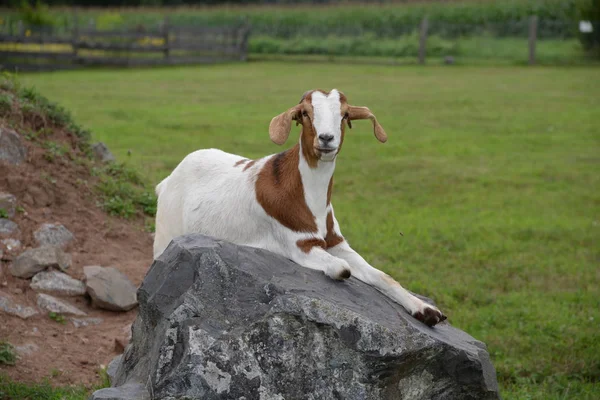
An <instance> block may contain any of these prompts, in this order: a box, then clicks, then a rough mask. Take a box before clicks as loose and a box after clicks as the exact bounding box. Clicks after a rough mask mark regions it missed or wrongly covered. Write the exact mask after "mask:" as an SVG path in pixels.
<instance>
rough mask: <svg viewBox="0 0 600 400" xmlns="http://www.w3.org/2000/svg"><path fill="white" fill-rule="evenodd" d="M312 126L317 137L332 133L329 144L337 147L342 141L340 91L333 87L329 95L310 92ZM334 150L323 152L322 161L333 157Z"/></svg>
mask: <svg viewBox="0 0 600 400" xmlns="http://www.w3.org/2000/svg"><path fill="white" fill-rule="evenodd" d="M312 106H313V126H314V127H315V130H316V133H317V137H318V136H319V135H323V134H324V135H333V140H332V141H331V142H329V146H330V147H333V148H335V149H337V148H338V147H339V146H340V144H341V142H342V129H341V124H342V115H341V114H340V106H341V103H340V93H339V92H338V91H337V90H335V89H333V90H332V91H331V92H329V95H327V96H326V95H325V94H323V93H321V92H318V91H317V92H313V93H312ZM335 153H336V152H332V153H327V154H323V156H322V160H323V161H331V160H333V159H335V156H336V154H335Z"/></svg>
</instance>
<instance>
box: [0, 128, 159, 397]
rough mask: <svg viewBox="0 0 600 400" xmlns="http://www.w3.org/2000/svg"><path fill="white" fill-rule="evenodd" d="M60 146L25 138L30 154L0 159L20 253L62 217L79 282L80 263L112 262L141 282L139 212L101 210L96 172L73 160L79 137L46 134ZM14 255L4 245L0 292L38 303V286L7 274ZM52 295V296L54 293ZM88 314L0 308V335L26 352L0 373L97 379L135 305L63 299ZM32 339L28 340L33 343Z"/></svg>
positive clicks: (56, 381)
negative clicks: (53, 149) (60, 150)
mask: <svg viewBox="0 0 600 400" xmlns="http://www.w3.org/2000/svg"><path fill="white" fill-rule="evenodd" d="M6 123H7V122H6V121H1V120H0V127H3V128H4V127H6ZM29 128H31V127H30V126H28V125H27V123H26V122H24V123H23V124H22V125H21V126H18V127H16V128H15V130H16V131H17V132H19V133H21V134H23V132H27V131H28V129H29ZM48 139H51V140H52V141H55V142H59V143H63V144H65V145H66V146H67V147H68V148H69V150H70V152H69V154H67V155H65V156H60V157H55V158H54V159H48V157H47V156H46V157H44V154H45V153H46V150H44V149H43V148H42V147H41V145H40V143H41V140H38V141H30V140H26V139H25V138H23V142H24V143H25V144H26V146H27V147H28V150H29V152H28V160H27V162H25V163H22V164H20V165H18V166H11V165H4V164H0V192H8V193H12V194H13V195H15V196H16V197H17V200H18V203H17V204H18V206H20V207H22V208H23V210H21V212H17V213H16V215H15V217H14V218H11V219H12V220H13V221H14V222H16V223H17V224H18V226H19V228H20V234H19V235H18V236H17V237H15V238H16V239H19V240H20V241H21V243H22V247H21V249H20V250H19V252H22V251H24V250H26V249H27V248H33V247H37V243H36V242H35V240H34V237H33V232H34V231H35V230H37V229H38V228H39V227H40V225H41V224H43V223H60V224H62V225H64V226H65V227H66V228H67V229H68V230H69V231H71V232H72V233H73V235H74V237H75V240H74V241H73V242H71V243H70V244H69V245H68V247H66V249H65V251H66V252H67V253H70V254H71V256H72V258H73V263H72V266H71V267H70V268H69V269H68V271H67V273H68V274H69V275H70V276H72V277H74V278H77V279H81V280H83V277H84V276H83V267H84V266H86V265H101V266H113V267H116V268H118V269H119V270H120V271H122V272H123V273H124V274H125V275H127V276H128V277H129V279H131V281H132V282H133V283H134V284H135V285H136V286H139V284H140V283H141V281H142V279H143V277H144V275H145V274H146V271H147V270H148V268H149V267H150V265H151V263H152V237H151V234H150V233H148V232H146V231H145V230H144V228H143V226H144V223H143V222H144V221H143V217H142V216H138V217H136V218H133V219H129V220H125V219H122V218H118V217H113V216H109V215H107V214H106V213H105V212H104V211H103V210H102V209H101V208H100V207H99V205H98V197H97V196H96V195H95V193H94V191H93V188H94V182H95V179H97V178H95V177H93V176H92V175H91V174H90V168H89V166H85V165H82V164H81V163H78V162H76V160H78V159H79V157H80V156H82V154H81V152H80V151H79V150H78V149H77V146H76V142H77V139H76V138H75V137H74V136H72V135H71V134H70V133H69V132H66V131H64V130H61V129H55V130H53V131H52V134H51V136H50V137H46V138H44V140H48ZM16 255H18V253H16V254H10V253H8V252H7V250H6V249H4V257H3V260H2V261H1V265H0V292H4V293H8V294H10V295H11V296H12V298H13V299H14V300H15V302H16V303H18V304H21V305H23V306H30V307H34V308H36V292H34V291H33V290H32V289H31V288H30V287H29V283H30V280H27V279H19V278H15V277H13V276H12V275H11V274H10V273H9V272H8V267H9V265H10V262H11V260H12V259H14V257H15V256H16ZM57 297H58V296H57ZM62 299H63V300H66V301H67V302H69V303H71V304H73V305H75V306H76V307H78V308H79V309H81V310H83V311H85V312H86V313H88V318H102V320H103V322H102V323H100V324H99V325H90V326H86V327H79V328H76V327H75V326H74V324H73V323H72V321H70V319H69V318H68V317H67V318H66V323H64V324H62V323H59V322H56V321H54V320H52V319H50V318H49V316H48V314H46V313H43V312H41V311H40V314H38V315H35V316H33V317H30V318H29V319H27V320H23V319H21V318H19V317H16V316H11V315H8V314H5V313H3V312H2V311H0V341H7V342H9V343H11V344H12V345H14V346H29V348H30V349H31V351H30V354H25V353H26V352H21V354H20V355H19V359H18V360H17V362H16V364H15V365H14V366H5V365H2V366H0V374H5V375H7V376H8V377H10V378H11V379H13V380H15V381H26V382H31V381H37V382H39V381H42V380H44V378H50V381H51V383H52V384H53V385H64V384H77V385H81V384H83V385H86V386H91V385H93V384H97V383H99V374H98V370H99V368H100V366H101V365H103V366H105V365H107V364H108V362H109V361H110V360H111V359H112V358H113V357H115V356H116V355H118V354H119V353H121V352H122V351H123V350H122V345H119V344H118V343H116V340H119V341H121V342H122V341H123V340H126V339H124V338H126V337H127V335H128V331H129V330H130V324H131V323H132V322H133V320H134V318H135V316H136V314H137V310H136V309H133V310H131V311H129V312H110V311H104V310H99V309H94V308H92V307H91V304H90V299H89V298H87V297H83V296H79V297H68V298H62ZM32 345H33V346H32Z"/></svg>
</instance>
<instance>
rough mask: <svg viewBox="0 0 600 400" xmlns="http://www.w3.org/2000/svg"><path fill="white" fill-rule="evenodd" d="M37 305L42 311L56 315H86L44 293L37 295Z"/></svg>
mask: <svg viewBox="0 0 600 400" xmlns="http://www.w3.org/2000/svg"><path fill="white" fill-rule="evenodd" d="M37 305H38V307H39V308H41V309H42V310H46V311H48V312H53V313H57V314H65V315H77V316H79V317H83V316H85V315H87V314H86V313H85V312H83V311H81V310H80V309H78V308H77V307H75V306H73V305H71V304H69V303H67V302H64V301H62V300H59V299H57V298H56V297H53V296H50V295H47V294H44V293H39V294H38V296H37Z"/></svg>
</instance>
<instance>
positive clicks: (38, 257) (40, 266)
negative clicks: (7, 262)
mask: <svg viewBox="0 0 600 400" xmlns="http://www.w3.org/2000/svg"><path fill="white" fill-rule="evenodd" d="M70 266H71V256H70V255H68V254H66V253H65V252H63V251H62V250H61V249H60V248H59V247H54V246H44V247H38V248H35V249H29V250H27V251H25V252H23V253H22V254H21V255H19V257H17V258H16V259H15V261H14V262H13V263H12V264H11V266H10V268H9V269H10V273H11V274H12V275H13V276H16V277H18V278H31V277H32V276H34V275H35V274H37V273H38V272H40V271H43V270H45V269H46V268H51V267H54V268H59V269H61V270H63V271H64V270H66V269H67V268H69V267H70Z"/></svg>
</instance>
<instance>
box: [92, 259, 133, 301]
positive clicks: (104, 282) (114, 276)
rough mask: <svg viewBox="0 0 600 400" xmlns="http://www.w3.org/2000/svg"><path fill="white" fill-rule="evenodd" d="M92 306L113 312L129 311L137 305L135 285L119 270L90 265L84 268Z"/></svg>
mask: <svg viewBox="0 0 600 400" xmlns="http://www.w3.org/2000/svg"><path fill="white" fill-rule="evenodd" d="M83 273H84V275H85V284H86V288H87V292H88V294H89V295H90V297H91V298H92V304H93V305H94V306H96V307H99V308H104V309H106V310H111V311H127V310H131V309H132V308H133V307H135V306H136V305H137V298H136V290H137V288H136V287H135V286H134V284H133V283H131V281H130V280H129V279H128V278H127V277H126V276H125V275H124V274H123V273H122V272H121V271H119V270H118V269H116V268H113V267H106V268H104V267H100V266H97V265H90V266H87V267H83Z"/></svg>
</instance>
